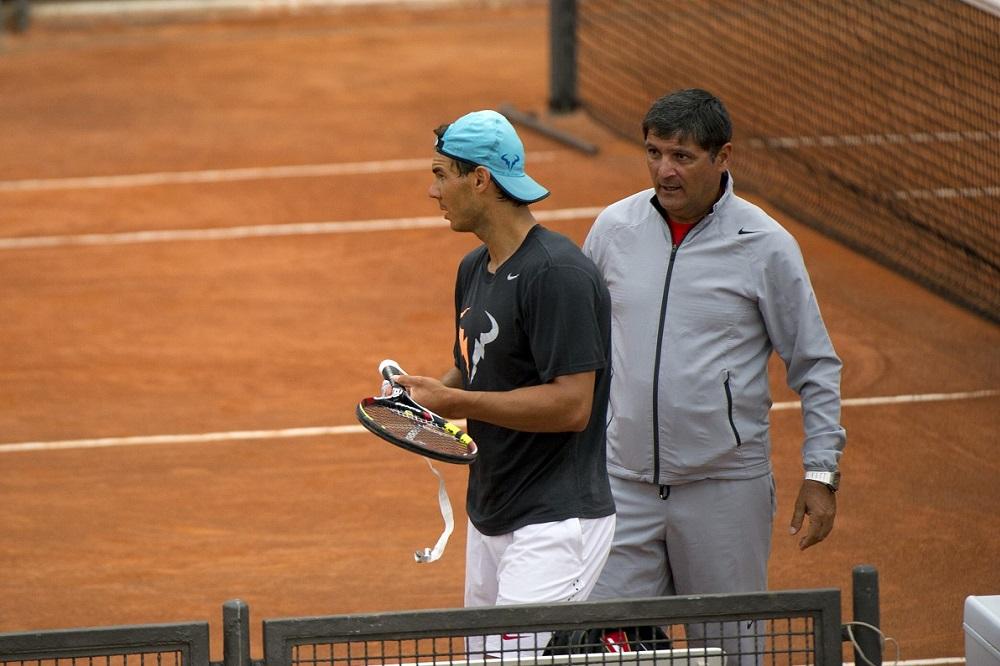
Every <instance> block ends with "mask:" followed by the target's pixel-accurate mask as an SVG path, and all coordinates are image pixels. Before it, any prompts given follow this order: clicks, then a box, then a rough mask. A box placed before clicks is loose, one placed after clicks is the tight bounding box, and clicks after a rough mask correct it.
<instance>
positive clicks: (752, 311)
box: [584, 89, 846, 663]
mask: <svg viewBox="0 0 1000 666" xmlns="http://www.w3.org/2000/svg"><path fill="white" fill-rule="evenodd" d="M643 132H644V135H645V147H646V157H647V165H648V168H649V173H650V176H651V179H652V182H653V187H652V189H649V190H645V191H643V192H639V193H637V194H634V195H632V196H630V197H627V198H625V199H623V200H621V201H618V202H616V203H614V204H612V205H611V206H609V207H608V208H607V209H606V210H604V211H603V212H602V213H601V214H600V215H599V216H598V218H597V221H596V222H595V223H594V226H593V228H592V229H591V231H590V234H589V235H588V237H587V240H586V242H585V243H584V252H585V254H587V256H589V257H590V258H591V259H593V260H594V262H595V263H596V264H597V266H598V268H599V269H600V270H601V272H602V273H603V275H604V277H605V280H606V281H607V283H608V287H609V290H610V292H611V299H612V338H613V346H612V367H613V368H614V373H613V376H612V381H611V400H610V406H609V423H608V471H609V473H610V475H611V484H612V490H613V492H614V496H615V502H616V504H617V507H618V527H617V529H616V532H615V539H614V544H613V546H612V552H611V556H610V558H609V560H608V563H607V564H606V565H605V568H604V571H603V573H602V574H601V577H600V580H599V581H598V584H597V587H596V588H595V590H594V592H593V594H592V596H591V598H592V599H600V598H617V597H648V596H659V595H665V594H706V593H725V592H732V593H736V592H750V591H758V590H764V589H766V587H767V561H768V557H769V555H770V546H771V531H772V524H773V519H774V515H775V509H776V505H775V494H774V479H773V475H772V465H771V440H770V435H769V418H768V414H769V409H770V407H771V397H770V387H769V382H768V373H767V364H768V358H769V357H770V355H771V352H772V351H776V352H777V353H778V355H779V356H780V357H781V359H782V360H783V361H784V363H785V366H786V368H787V376H788V384H789V386H790V387H791V388H792V389H794V390H795V391H796V392H797V393H798V394H799V396H800V397H801V399H802V412H803V422H804V430H805V442H804V444H803V446H802V460H803V468H804V474H803V481H802V486H801V488H800V491H799V495H798V499H797V501H796V504H795V508H794V510H793V512H792V517H791V521H790V531H791V532H792V533H793V534H800V540H799V547H800V548H802V549H805V548H809V547H810V546H812V545H814V544H816V543H818V542H820V541H822V540H823V539H824V538H825V537H826V536H827V535H828V534H829V533H830V530H831V529H832V528H833V521H834V517H835V515H836V510H837V505H836V495H835V494H834V493H835V491H836V490H837V485H838V481H839V472H838V463H839V460H840V456H841V453H842V451H843V449H844V444H845V441H846V435H845V432H844V429H843V428H842V427H841V425H840V423H839V421H840V373H841V362H840V359H839V358H838V357H837V355H836V353H835V351H834V349H833V345H832V343H831V341H830V337H829V335H828V334H827V331H826V327H825V325H824V323H823V319H822V317H821V316H820V311H819V306H818V304H817V302H816V297H815V294H814V293H813V289H812V285H811V284H810V281H809V275H808V273H807V271H806V268H805V264H804V262H803V260H802V255H801V252H800V251H799V248H798V245H797V244H796V242H795V239H794V238H792V236H791V234H789V233H788V231H786V230H785V229H784V228H783V227H782V226H781V225H779V224H778V223H777V222H776V221H775V220H774V219H772V218H771V217H770V216H769V215H767V213H765V212H764V211H763V210H761V209H760V208H758V207H757V206H754V205H753V204H751V203H749V202H747V201H745V200H743V199H741V198H740V197H738V196H736V195H735V194H734V193H733V179H732V176H731V175H730V173H729V164H730V159H731V155H732V144H731V143H730V141H731V133H732V130H731V122H730V120H729V116H728V113H727V112H726V109H725V106H724V105H723V104H722V102H721V101H720V100H718V99H717V98H716V97H714V96H713V95H711V94H710V93H708V92H706V91H703V90H696V89H692V90H681V91H677V92H674V93H672V94H670V95H667V96H665V97H662V98H661V99H659V100H657V101H656V102H654V104H653V105H652V107H651V108H650V110H649V112H648V113H647V115H646V118H645V120H644V122H643ZM805 516H808V517H809V521H808V526H807V528H806V530H805V531H804V532H802V531H801V528H802V526H803V523H804V519H805ZM709 633H710V634H712V635H708V636H703V635H702V630H701V628H696V627H689V629H688V634H689V638H694V639H695V641H698V640H699V639H706V642H707V643H708V644H710V645H720V646H722V647H723V649H724V651H725V652H727V653H728V654H730V655H733V654H737V653H741V654H742V658H741V659H738V660H735V661H741V662H743V663H753V662H754V661H755V657H754V654H753V653H754V652H755V651H756V649H755V646H754V641H753V639H746V638H744V639H742V640H740V639H737V638H733V636H735V635H736V634H741V635H742V636H747V635H748V634H750V633H753V632H752V631H748V630H747V628H746V627H744V628H743V630H742V631H740V630H739V628H737V627H736V626H734V625H729V626H726V627H723V628H721V629H717V630H710V631H709Z"/></svg>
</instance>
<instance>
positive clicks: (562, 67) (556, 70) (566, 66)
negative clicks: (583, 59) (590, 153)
mask: <svg viewBox="0 0 1000 666" xmlns="http://www.w3.org/2000/svg"><path fill="white" fill-rule="evenodd" d="M549 65H550V71H549V110H550V111H552V112H555V113H562V112H567V111H572V110H573V109H575V108H576V107H577V106H579V102H578V100H577V98H576V0H549Z"/></svg>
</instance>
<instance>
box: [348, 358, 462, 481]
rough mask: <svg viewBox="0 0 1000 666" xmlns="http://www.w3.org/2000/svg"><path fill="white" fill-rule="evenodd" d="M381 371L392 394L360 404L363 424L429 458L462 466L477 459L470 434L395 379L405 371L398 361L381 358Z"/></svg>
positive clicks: (393, 441) (383, 436) (399, 444)
mask: <svg viewBox="0 0 1000 666" xmlns="http://www.w3.org/2000/svg"><path fill="white" fill-rule="evenodd" d="M379 372H381V373H382V376H383V377H384V378H385V379H386V380H388V381H389V382H390V384H391V385H392V393H390V394H389V395H387V396H378V397H376V396H373V397H371V398H365V399H364V400H362V401H361V402H360V403H358V406H357V408H356V409H355V410H354V414H355V416H357V417H358V421H360V422H361V425H363V426H364V427H365V428H367V429H368V431H369V432H371V433H372V434H374V435H377V436H378V437H381V438H382V439H384V440H385V441H387V442H390V443H392V444H395V445H396V446H399V447H402V448H404V449H406V450H407V451H412V452H413V453H417V454H420V455H422V456H425V457H427V458H433V459H434V460H440V461H441V462H447V463H458V464H463V465H468V464H469V463H471V462H472V461H473V460H475V459H476V454H477V448H476V443H475V442H474V441H472V437H470V436H469V435H468V433H466V432H465V431H464V430H462V429H461V428H459V427H458V426H457V425H455V424H454V423H451V422H450V421H448V420H446V419H444V418H442V417H440V416H438V415H437V414H435V413H434V412H432V411H430V410H429V409H427V408H426V407H423V406H422V405H420V404H419V403H418V402H417V401H416V400H414V399H413V398H411V397H410V394H409V392H408V391H407V390H406V388H404V387H403V386H400V385H399V384H397V383H396V382H394V381H392V377H393V376H394V375H405V374H406V373H405V372H403V371H402V370H401V369H400V367H399V365H398V364H397V363H396V362H395V361H393V360H390V359H386V360H384V361H382V362H381V363H380V364H379Z"/></svg>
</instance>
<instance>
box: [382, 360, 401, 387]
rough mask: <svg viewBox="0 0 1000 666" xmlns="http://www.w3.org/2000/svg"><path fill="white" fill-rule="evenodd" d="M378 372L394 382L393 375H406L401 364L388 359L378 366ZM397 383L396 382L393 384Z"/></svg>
mask: <svg viewBox="0 0 1000 666" xmlns="http://www.w3.org/2000/svg"><path fill="white" fill-rule="evenodd" d="M378 371H379V372H381V373H382V377H384V378H385V379H387V380H388V381H390V382H392V377H393V375H405V374H406V373H405V372H403V369H402V368H400V367H399V364H398V363H396V362H395V361H393V360H392V359H391V358H387V359H385V360H384V361H382V362H381V363H379V364H378ZM393 383H395V382H393Z"/></svg>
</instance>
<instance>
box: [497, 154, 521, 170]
mask: <svg viewBox="0 0 1000 666" xmlns="http://www.w3.org/2000/svg"><path fill="white" fill-rule="evenodd" d="M500 159H502V160H503V163H504V164H506V165H507V169H508V170H510V171H513V170H514V167H516V166H517V165H518V163H519V162H520V161H521V156H520V155H511V154H510V153H505V154H503V155H501V156H500Z"/></svg>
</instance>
